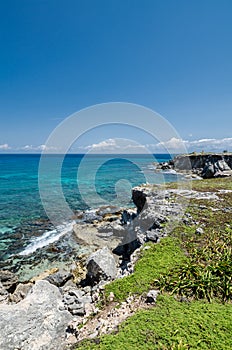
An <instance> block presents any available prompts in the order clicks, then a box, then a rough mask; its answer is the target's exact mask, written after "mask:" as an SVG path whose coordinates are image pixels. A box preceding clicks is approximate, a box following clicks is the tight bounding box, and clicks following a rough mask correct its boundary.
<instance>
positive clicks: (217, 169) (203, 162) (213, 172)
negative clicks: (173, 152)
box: [156, 152, 232, 179]
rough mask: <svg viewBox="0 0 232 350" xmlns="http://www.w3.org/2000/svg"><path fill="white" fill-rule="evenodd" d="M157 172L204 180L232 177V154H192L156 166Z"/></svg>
mask: <svg viewBox="0 0 232 350" xmlns="http://www.w3.org/2000/svg"><path fill="white" fill-rule="evenodd" d="M156 170H175V171H177V172H180V173H190V174H193V175H198V176H200V177H202V178H203V179H210V178H217V177H228V176H232V153H228V152H225V153H203V152H202V153H190V154H184V155H177V156H176V157H175V158H174V159H171V160H170V161H169V162H164V163H160V164H156Z"/></svg>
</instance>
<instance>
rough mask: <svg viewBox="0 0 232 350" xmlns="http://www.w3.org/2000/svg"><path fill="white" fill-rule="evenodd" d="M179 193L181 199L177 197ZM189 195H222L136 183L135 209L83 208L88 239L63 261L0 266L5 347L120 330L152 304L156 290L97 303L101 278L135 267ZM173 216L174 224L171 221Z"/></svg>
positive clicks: (44, 345) (1, 344)
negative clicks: (28, 273)
mask: <svg viewBox="0 0 232 350" xmlns="http://www.w3.org/2000/svg"><path fill="white" fill-rule="evenodd" d="M178 198H180V199H181V200H178ZM189 198H196V199H198V198H199V199H202V198H204V199H210V200H214V199H217V196H216V194H212V193H207V192H204V193H201V192H196V191H192V190H191V189H165V188H164V187H161V186H153V185H142V186H139V187H136V188H134V189H133V190H132V199H133V202H134V204H135V206H136V208H135V209H128V210H122V209H119V208H116V207H104V208H101V209H99V210H98V211H96V212H95V214H92V215H91V217H90V216H89V215H87V216H86V217H84V216H85V215H86V214H85V213H78V214H77V217H76V222H77V223H76V224H75V225H74V228H73V233H72V235H73V239H74V238H75V240H76V241H77V242H79V243H80V244H81V245H82V246H83V247H86V252H85V253H84V254H83V255H82V256H79V257H78V258H76V260H75V258H74V257H73V256H70V259H71V261H72V263H70V265H67V266H66V268H59V267H56V268H53V269H50V270H47V271H44V272H43V273H42V274H40V275H37V276H34V277H33V278H31V279H30V280H25V281H20V283H19V280H18V277H17V276H16V275H15V274H14V273H12V272H10V271H8V270H6V269H5V270H1V271H0V301H1V304H0V314H1V318H0V348H1V349H2V350H10V349H25V350H29V349H51V350H52V349H54V350H55V349H56V350H59V349H60V350H63V349H66V348H69V347H70V346H72V344H75V343H77V342H78V341H80V340H82V339H85V338H93V337H96V336H98V335H101V334H103V333H109V332H112V331H115V330H117V327H118V325H119V324H120V323H121V322H122V321H123V320H124V319H125V318H127V317H129V316H130V315H132V314H133V313H134V312H135V311H136V310H137V309H138V308H139V307H149V305H152V304H153V303H154V302H155V300H156V296H157V294H158V291H154V290H151V291H149V293H148V294H147V295H146V296H143V297H140V298H139V299H136V298H134V297H133V296H132V297H131V298H128V300H126V301H125V302H124V303H122V304H120V305H115V304H114V295H112V294H111V295H110V296H109V300H108V302H110V305H111V306H109V307H108V309H107V308H106V309H104V310H100V309H99V303H101V302H102V298H103V294H104V293H103V292H104V286H105V285H106V284H107V283H109V282H110V281H112V280H114V279H117V278H123V277H124V276H128V275H130V274H131V273H133V270H134V265H135V263H136V261H137V259H138V258H139V256H140V253H141V251H142V250H143V249H145V248H146V247H144V243H145V242H148V241H150V242H153V243H154V244H155V243H158V242H159V241H160V239H162V237H165V236H167V234H168V230H169V226H173V223H174V222H176V221H177V220H184V222H185V223H186V222H191V220H192V218H191V217H189V215H188V214H185V210H184V201H183V200H185V199H186V200H189ZM169 224H170V225H169Z"/></svg>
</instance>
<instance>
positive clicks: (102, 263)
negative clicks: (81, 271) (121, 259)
mask: <svg viewBox="0 0 232 350" xmlns="http://www.w3.org/2000/svg"><path fill="white" fill-rule="evenodd" d="M87 271H88V272H87V276H88V277H89V278H90V279H91V280H92V281H96V282H99V281H100V280H101V279H106V280H109V279H114V278H115V277H116V274H117V268H116V261H115V259H114V256H113V254H112V253H111V252H110V250H109V249H108V248H107V247H104V248H102V249H99V250H97V251H96V252H94V253H93V254H91V255H90V256H89V257H88V259H87Z"/></svg>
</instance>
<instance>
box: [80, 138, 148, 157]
mask: <svg viewBox="0 0 232 350" xmlns="http://www.w3.org/2000/svg"><path fill="white" fill-rule="evenodd" d="M82 149H83V150H86V151H89V152H91V153H111V154H113V153H116V154H117V153H124V154H127V153H148V150H147V148H146V146H145V145H140V144H139V143H137V142H135V141H133V140H127V139H107V140H104V141H101V142H99V143H93V144H92V145H89V146H85V147H82Z"/></svg>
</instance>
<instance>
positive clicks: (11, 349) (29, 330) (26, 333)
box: [0, 281, 72, 350]
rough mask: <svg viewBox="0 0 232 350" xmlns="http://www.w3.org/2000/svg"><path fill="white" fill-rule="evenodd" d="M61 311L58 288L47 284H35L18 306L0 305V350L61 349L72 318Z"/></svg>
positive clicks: (42, 282)
mask: <svg viewBox="0 0 232 350" xmlns="http://www.w3.org/2000/svg"><path fill="white" fill-rule="evenodd" d="M60 309H62V296H61V294H60V292H59V289H58V288H57V287H55V286H54V285H51V284H50V283H49V282H47V281H37V282H36V283H35V285H34V286H33V288H32V290H31V292H29V294H28V295H27V296H26V298H25V299H24V300H22V301H20V302H19V303H18V304H12V305H0V315H1V317H0V349H1V350H15V349H23V350H32V349H36V350H45V349H49V350H62V349H63V348H64V340H65V330H66V327H67V324H68V322H70V321H71V318H72V316H71V314H70V313H69V312H68V311H65V310H64V311H61V310H60Z"/></svg>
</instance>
